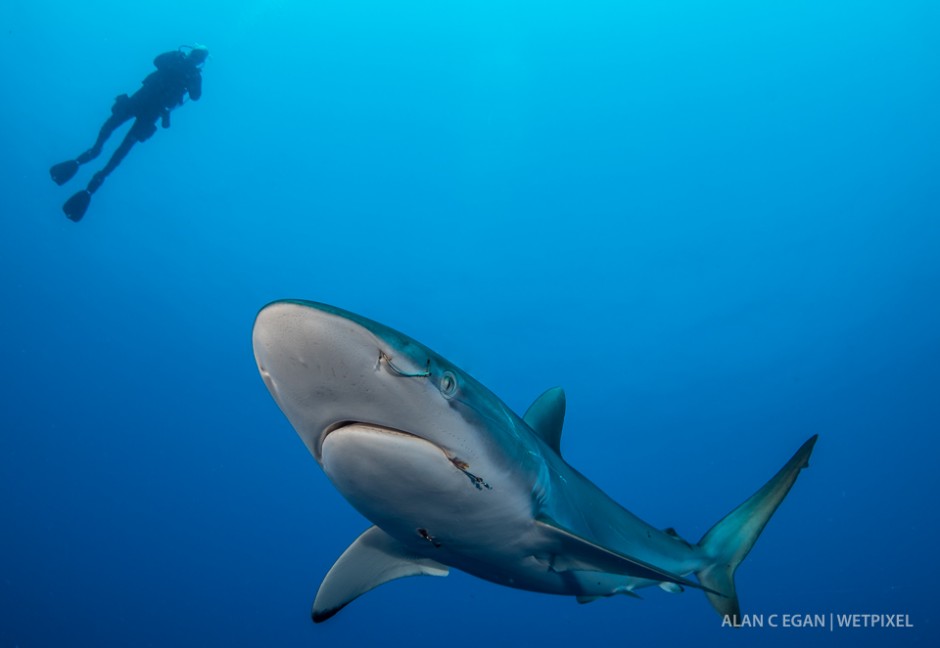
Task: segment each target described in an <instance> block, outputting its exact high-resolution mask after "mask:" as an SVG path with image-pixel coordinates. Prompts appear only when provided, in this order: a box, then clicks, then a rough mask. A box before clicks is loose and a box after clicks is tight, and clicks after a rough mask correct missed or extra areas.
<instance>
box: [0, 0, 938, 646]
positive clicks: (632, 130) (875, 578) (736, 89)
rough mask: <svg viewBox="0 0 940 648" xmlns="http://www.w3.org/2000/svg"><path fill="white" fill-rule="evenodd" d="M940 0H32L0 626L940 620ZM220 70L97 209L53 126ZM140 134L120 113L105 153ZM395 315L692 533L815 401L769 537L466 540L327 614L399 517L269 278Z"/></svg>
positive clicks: (15, 212)
mask: <svg viewBox="0 0 940 648" xmlns="http://www.w3.org/2000/svg"><path fill="white" fill-rule="evenodd" d="M938 30H940V5H938V4H937V3H936V2H934V1H933V0H923V1H918V0H898V1H897V2H892V3H883V2H868V1H864V0H863V1H859V0H852V1H851V2H850V1H848V0H833V1H832V2H826V3H820V2H816V1H809V0H790V1H787V2H783V1H780V2H767V3H754V2H743V1H735V2H727V1H723V2H717V3H716V2H712V3H698V2H691V1H689V0H674V1H669V0H664V1H662V2H655V3H653V2H645V3H639V2H633V1H629V2H628V1H626V0H624V1H619V2H615V1H613V0H584V1H581V2H557V1H546V0H542V1H539V2H535V1H534V0H533V1H518V2H505V1H502V2H496V1H491V0H479V1H477V2H473V3H469V2H468V3H442V2H432V1H430V0H428V1H426V2H418V1H415V0H402V1H400V2H395V3H391V2H381V1H379V0H372V1H365V0H335V1H329V2H316V3H312V2H301V1H299V0H281V1H277V0H268V1H261V0H241V1H237V0H235V1H233V0H229V1H226V2H221V1H218V0H215V1H211V2H195V1H193V0H188V1H186V2H182V1H180V0H168V1H167V2H162V3H159V5H153V6H149V5H143V4H139V3H128V2H117V1H116V0H89V1H88V2H83V3H75V2H64V1H62V0H6V1H5V2H4V3H2V5H0V79H2V81H3V84H4V90H3V101H2V102H0V123H2V125H3V135H2V149H3V152H4V154H3V156H2V159H3V162H2V164H3V166H2V169H3V175H2V178H3V180H2V181H0V188H2V207H0V212H2V228H3V231H2V234H0V269H2V286H3V287H2V293H0V294H2V303H3V310H2V317H0V340H2V344H0V362H2V366H3V374H2V375H3V377H2V379H0V380H2V381H3V383H2V384H3V398H2V410H0V414H2V416H0V421H2V423H0V426H2V433H0V647H2V648H6V647H13V646H19V647H21V648H28V647H33V646H96V647H97V646H206V645H220V646H325V645H334V646H335V645H342V646H356V645H392V646H415V645H424V646H447V647H448V648H455V647H479V646H520V645H575V646H592V645H604V646H628V645H636V644H638V643H640V642H642V643H644V644H649V645H680V643H681V644H682V645H696V646H703V645H722V646H726V645H730V646H734V645H740V646H748V645H754V644H755V643H758V642H760V644H761V645H762V646H765V647H767V646H777V645H791V644H793V643H796V642H800V643H802V644H806V645H830V644H832V645H836V644H839V645H873V646H880V645H884V644H885V643H887V642H896V643H902V644H921V645H923V644H932V643H933V642H934V641H936V639H937V636H938V634H940V633H938V630H937V625H938V623H940V619H938V617H937V614H936V611H935V605H934V604H933V602H934V601H935V598H936V587H937V585H936V583H937V580H938V575H940V574H938V569H937V563H936V559H935V553H936V551H935V545H936V537H937V534H938V532H940V528H938V527H940V524H938V515H937V504H936V497H935V493H936V491H937V487H938V485H940V484H938V482H940V478H938V470H937V468H936V460H937V456H938V441H937V436H938V432H940V398H938V394H940V362H938V361H940V333H938V332H940V220H938V216H940V183H938V170H940V165H938V152H940V121H938V119H937V115H938V114H940V40H938V39H937V36H936V35H937V33H940V32H938ZM194 42H200V43H204V44H206V45H208V46H209V48H210V49H211V51H212V58H211V59H210V60H209V61H208V63H207V64H206V66H205V69H204V79H205V81H204V96H203V97H202V100H201V101H199V102H198V103H196V102H190V103H188V104H186V105H185V106H183V107H182V108H181V109H179V110H178V111H177V112H176V113H174V117H173V125H172V127H171V128H170V129H169V130H166V131H162V130H161V131H160V132H158V133H157V134H156V135H155V136H154V137H153V139H151V140H150V141H148V142H146V143H145V144H142V145H140V146H138V147H136V148H135V149H134V150H133V151H132V152H131V154H130V155H129V156H128V158H127V159H126V160H125V161H124V163H123V164H122V165H121V167H120V168H118V170H117V171H116V172H115V173H114V174H113V175H112V176H111V177H110V178H109V180H108V182H107V183H106V184H105V186H104V187H103V188H102V189H101V190H100V191H99V192H98V193H97V194H96V195H95V196H94V199H93V202H92V205H91V208H90V209H89V212H88V215H87V216H86V217H85V220H84V221H83V222H81V223H79V224H75V223H72V222H69V221H68V220H66V218H65V217H64V216H63V214H62V213H61V211H60V207H61V204H62V202H63V201H64V200H65V199H66V198H67V197H68V196H69V195H70V194H71V193H72V192H73V191H75V190H76V189H78V188H80V186H82V185H84V183H85V182H87V181H88V179H89V177H90V175H91V173H92V171H93V170H95V169H97V168H100V165H101V164H103V163H104V160H105V159H106V158H105V157H102V158H100V159H99V160H98V161H97V162H96V163H95V164H92V165H90V167H92V168H90V169H88V168H84V169H82V171H81V174H80V175H79V176H78V177H77V179H76V180H74V181H72V183H70V184H69V185H67V186H66V187H57V186H55V185H54V184H53V183H52V182H51V181H50V180H49V177H48V168H49V166H50V165H52V164H53V163H56V162H59V161H61V160H64V159H68V158H69V157H72V156H75V155H77V154H78V153H80V152H81V151H83V150H84V149H85V148H87V147H89V146H90V145H91V143H92V141H93V140H94V136H95V133H96V132H97V129H98V127H99V126H100V124H101V122H102V121H103V120H104V119H105V117H107V115H108V110H109V108H110V105H111V102H112V100H113V98H114V96H115V95H117V94H120V93H122V92H132V91H133V90H134V89H136V88H137V87H138V84H139V82H140V80H141V79H142V78H143V77H144V76H145V75H146V74H148V73H149V72H150V71H151V69H152V67H151V61H152V59H153V57H154V56H156V55H157V54H159V53H160V52H163V51H167V50H171V49H174V48H176V47H177V46H178V45H181V44H191V43H194ZM121 135H123V131H122V132H119V133H118V134H117V135H116V136H115V139H114V140H113V141H112V142H111V143H110V147H109V148H108V149H106V154H109V153H110V151H111V150H112V149H113V146H114V145H116V143H117V138H118V137H120V136H121ZM285 297H295V298H306V299H315V300H318V301H324V302H328V303H331V304H335V305H337V306H340V307H342V308H345V309H349V310H352V311H355V312H359V313H361V314H363V315H366V316H368V317H370V318H372V319H376V320H378V321H380V322H383V323H385V324H388V325H390V326H393V327H395V328H397V329H399V330H401V331H403V332H405V333H407V334H409V335H411V336H412V337H414V338H416V339H418V340H420V341H422V342H423V343H425V344H427V345H428V346H430V347H431V348H433V349H435V350H437V351H438V352H440V353H442V354H443V355H444V356H446V357H447V358H449V359H450V360H451V361H452V362H454V363H455V364H457V365H458V366H461V367H462V368H464V369H465V370H467V371H469V372H470V373H472V374H473V375H474V376H475V377H476V378H478V379H479V380H481V381H482V382H483V383H484V384H486V385H487V386H489V387H490V388H491V389H492V390H493V391H494V392H495V393H497V394H498V395H500V396H501V397H502V398H503V399H504V400H505V401H506V402H507V403H508V404H509V405H510V406H512V407H513V408H514V409H516V410H517V411H524V410H525V408H526V407H527V406H528V404H529V402H530V401H531V400H532V399H534V398H535V397H536V396H537V395H538V394H539V393H541V391H542V390H543V389H545V388H547V387H550V386H553V385H556V384H557V385H562V386H564V387H565V388H566V390H567V394H568V419H567V425H566V432H565V435H564V438H563V440H562V448H563V451H564V452H565V455H566V457H567V459H568V460H569V462H570V463H571V464H572V465H574V466H575V467H577V468H578V469H579V470H581V471H582V472H584V473H585V474H587V475H588V476H589V477H591V478H592V479H593V480H595V481H596V482H597V483H598V484H599V485H600V486H601V487H603V488H604V489H605V490H607V491H608V492H609V493H610V494H611V495H612V496H613V497H614V498H616V499H617V500H618V501H620V502H622V503H623V504H624V505H625V506H627V507H628V508H630V509H631V510H633V511H634V512H635V513H637V514H638V515H640V516H641V517H643V518H644V519H646V520H648V521H650V522H651V523H653V524H656V525H658V526H661V527H667V526H674V527H676V528H677V529H678V531H679V532H680V533H681V534H682V535H683V536H685V537H688V538H690V539H692V540H697V539H698V538H699V537H700V536H701V534H702V533H704V532H705V531H706V530H707V529H708V528H709V526H710V525H711V524H712V523H714V522H715V521H716V520H718V519H719V518H720V517H721V516H722V515H724V514H725V513H726V512H727V511H729V510H730V509H731V508H732V507H733V506H735V505H736V504H738V503H739V502H740V501H742V500H743V499H744V498H745V497H746V496H748V495H749V494H750V493H751V492H753V491H754V490H755V489H756V488H757V487H759V486H760V485H761V484H763V482H764V481H765V480H766V479H768V478H769V477H770V476H771V475H772V474H773V472H774V471H776V470H777V468H779V467H780V466H781V465H782V464H783V462H784V461H785V460H786V459H787V458H788V457H789V456H790V454H791V453H792V452H793V451H795V450H796V448H797V447H798V446H799V445H800V444H801V443H802V442H803V441H804V440H805V439H806V438H808V437H809V436H810V435H812V434H814V433H819V435H820V440H819V443H818V445H817V447H816V452H815V454H814V456H813V459H812V467H811V469H810V470H807V471H805V472H804V473H803V474H802V476H801V478H800V480H799V481H798V482H797V484H796V486H795V487H794V489H793V491H792V492H791V494H790V495H789V497H788V498H787V500H786V501H785V502H784V503H783V505H782V506H781V508H780V510H779V511H778V513H777V514H776V516H775V517H774V518H773V520H772V521H771V522H770V524H769V525H768V527H767V529H766V530H765V532H764V534H763V536H762V537H761V539H760V540H759V542H758V543H757V545H756V547H755V549H754V550H753V552H752V554H751V555H750V556H749V557H748V559H747V560H746V561H745V562H744V564H743V566H742V567H741V569H740V570H739V571H738V576H737V583H738V589H739V592H740V595H741V603H742V606H743V609H744V611H745V612H746V613H750V614H763V615H765V616H769V615H771V614H780V615H782V614H825V615H829V614H830V613H879V614H880V613H902V614H907V615H909V621H910V623H912V624H913V625H914V628H912V629H887V630H872V629H867V630H866V629H856V630H838V629H837V630H836V631H831V630H830V629H816V628H813V629H806V628H804V629H784V628H776V629H770V628H764V629H763V630H758V629H745V630H741V631H732V630H729V629H723V628H721V624H720V621H721V620H720V618H719V617H718V616H717V615H716V614H715V613H714V612H713V611H712V609H711V608H710V606H709V605H708V603H707V602H706V601H705V598H704V597H703V596H702V595H701V594H700V593H698V592H694V591H689V592H686V593H684V594H681V595H670V594H667V593H665V592H662V591H659V590H658V589H654V590H646V591H644V592H643V593H642V594H643V596H644V599H645V600H642V601H637V600H631V599H628V598H626V597H615V598H612V599H606V600H601V601H598V602H595V603H592V604H590V605H577V604H576V603H574V602H573V601H572V600H569V599H567V598H562V597H553V596H548V595H540V594H534V593H529V592H523V591H516V590H511V589H507V588H501V587H498V586H495V585H492V584H489V583H485V582H482V581H479V580H476V579H474V578H472V577H469V576H466V575H464V574H460V573H452V575H451V576H450V577H449V578H446V579H427V578H425V579H406V580H402V581H398V582H395V583H392V584H389V585H385V586H382V587H380V588H379V589H377V590H375V591H373V592H371V593H369V594H367V595H366V596H364V597H362V598H361V599H359V600H357V601H356V602H354V603H353V604H352V605H350V606H349V607H348V608H347V609H345V610H344V611H343V612H342V613H340V614H339V615H338V616H336V617H335V618H334V619H332V620H330V621H328V622H327V623H325V624H322V625H317V626H315V625H313V624H312V623H311V622H310V619H309V611H310V604H311V602H312V600H313V596H314V594H315V592H316V588H317V586H318V585H319V582H320V580H321V579H322V577H323V575H324V574H325V573H326V571H327V570H328V569H329V567H330V565H331V564H332V563H333V561H334V560H335V558H336V557H337V556H338V555H339V554H340V553H341V552H342V551H343V549H344V548H345V547H346V546H347V545H348V543H350V542H351V541H352V540H353V539H354V538H355V537H356V536H357V535H358V534H359V533H360V532H361V531H362V530H363V529H364V528H366V526H368V523H367V522H366V521H365V520H364V519H362V518H361V517H360V516H359V515H358V514H357V513H356V512H355V511H354V510H353V509H352V507H351V506H350V505H349V504H348V503H347V502H345V500H343V499H342V497H341V496H340V495H339V494H338V493H337V492H336V491H335V490H334V489H333V488H332V487H331V485H330V484H329V482H328V481H327V479H326V477H325V476H324V475H323V474H322V472H321V471H320V469H319V468H318V467H317V465H316V462H315V461H314V460H313V458H312V457H310V456H309V454H308V453H307V451H306V449H305V448H304V446H303V445H302V443H301V442H300V440H299V438H298V437H297V435H296V434H295V433H294V431H293V430H292V428H291V427H290V425H289V424H288V423H287V421H286V420H285V419H284V417H283V415H282V414H281V412H280V411H279V410H278V408H277V407H276V405H275V404H274V402H273V400H272V399H271V397H270V396H269V394H268V392H267V390H266V389H265V388H264V385H263V384H262V382H261V380H260V378H259V376H258V374H257V369H256V367H255V365H254V360H253V357H252V352H251V343H250V331H251V326H252V321H253V318H254V315H255V313H256V312H257V310H258V309H259V308H260V307H261V306H262V305H264V304H265V303H267V302H268V301H271V300H273V299H278V298H285Z"/></svg>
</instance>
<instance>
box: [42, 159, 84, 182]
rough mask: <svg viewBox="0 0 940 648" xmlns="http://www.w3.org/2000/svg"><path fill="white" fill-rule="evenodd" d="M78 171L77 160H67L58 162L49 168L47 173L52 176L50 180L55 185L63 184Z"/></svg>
mask: <svg viewBox="0 0 940 648" xmlns="http://www.w3.org/2000/svg"><path fill="white" fill-rule="evenodd" d="M77 172H78V160H69V161H67V162H59V163H58V164H56V165H55V166H54V167H52V168H51V169H49V175H51V176H52V181H53V182H55V183H56V184H57V185H63V184H65V183H66V182H68V181H69V180H71V179H72V176H74V175H75V174H76V173H77Z"/></svg>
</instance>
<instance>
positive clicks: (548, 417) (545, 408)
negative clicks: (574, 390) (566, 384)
mask: <svg viewBox="0 0 940 648" xmlns="http://www.w3.org/2000/svg"><path fill="white" fill-rule="evenodd" d="M522 420H523V421H525V422H526V423H527V424H528V425H529V427H530V428H532V430H534V431H535V433H536V434H537V435H538V436H539V438H540V439H542V441H544V442H545V443H546V444H548V447H550V448H551V449H552V450H554V451H555V452H557V453H558V456H561V429H562V427H564V425H565V390H564V389H562V388H561V387H552V388H551V389H549V390H548V391H546V392H545V393H544V394H542V395H541V396H539V397H538V398H536V399H535V401H534V402H533V403H532V404H531V405H529V409H527V410H526V411H525V416H523V417H522Z"/></svg>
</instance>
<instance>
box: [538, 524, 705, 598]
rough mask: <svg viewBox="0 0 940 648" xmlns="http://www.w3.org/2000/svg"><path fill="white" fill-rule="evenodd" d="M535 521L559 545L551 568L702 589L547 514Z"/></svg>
mask: <svg viewBox="0 0 940 648" xmlns="http://www.w3.org/2000/svg"><path fill="white" fill-rule="evenodd" d="M535 524H536V526H538V527H539V528H540V529H541V530H542V532H543V533H544V534H545V536H546V537H547V538H548V539H549V540H550V541H551V542H553V543H555V544H556V546H557V547H558V549H559V551H558V552H557V553H556V555H555V559H554V561H553V562H552V568H553V569H554V570H555V571H599V572H605V573H608V574H622V575H624V576H630V577H632V578H645V579H648V580H654V581H659V582H662V581H666V582H670V583H676V584H678V585H685V586H686V587H694V588H696V589H705V588H703V587H702V586H701V585H699V584H698V583H696V582H694V581H690V580H689V579H687V578H683V577H682V576H679V575H677V574H672V573H670V572H668V571H666V570H665V569H660V568H659V567H656V566H654V565H651V564H649V563H647V562H644V561H642V560H639V559H638V558H633V557H631V556H627V555H625V554H622V553H619V552H616V551H613V550H612V549H608V548H606V547H602V546H601V545H599V544H596V543H594V542H592V541H590V540H587V539H586V538H582V537H581V536H579V535H577V534H575V533H573V532H571V531H568V530H567V529H564V528H562V527H561V526H559V525H558V523H557V522H555V521H554V520H552V519H550V518H548V517H545V516H539V517H537V518H536V520H535ZM713 593H714V594H716V595H718V596H721V594H719V593H718V592H713Z"/></svg>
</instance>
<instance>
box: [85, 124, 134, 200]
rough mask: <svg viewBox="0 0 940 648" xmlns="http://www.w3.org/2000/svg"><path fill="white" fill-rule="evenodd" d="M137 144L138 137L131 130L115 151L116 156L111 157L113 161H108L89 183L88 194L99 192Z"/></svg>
mask: <svg viewBox="0 0 940 648" xmlns="http://www.w3.org/2000/svg"><path fill="white" fill-rule="evenodd" d="M136 142H137V135H136V133H135V132H134V129H133V128H131V130H130V131H128V133H127V135H125V136H124V139H123V140H121V144H120V146H118V147H117V150H115V151H114V154H113V155H111V159H110V160H108V163H107V164H106V165H104V168H103V169H101V171H99V172H98V173H96V174H95V175H93V176H92V178H91V182H89V183H88V193H95V192H96V191H98V188H99V187H100V186H101V184H102V183H103V182H104V179H105V178H107V177H108V176H109V175H111V172H112V171H114V170H115V169H116V168H117V166H118V165H119V164H120V163H121V160H123V159H124V157H125V156H126V155H127V154H128V153H129V152H130V150H131V149H132V148H133V147H134V144H135V143H136Z"/></svg>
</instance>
